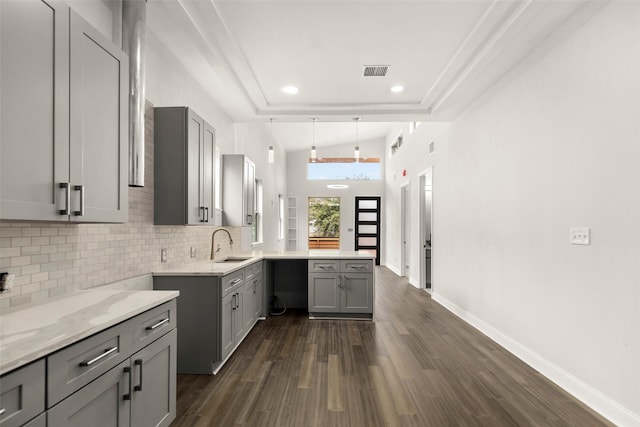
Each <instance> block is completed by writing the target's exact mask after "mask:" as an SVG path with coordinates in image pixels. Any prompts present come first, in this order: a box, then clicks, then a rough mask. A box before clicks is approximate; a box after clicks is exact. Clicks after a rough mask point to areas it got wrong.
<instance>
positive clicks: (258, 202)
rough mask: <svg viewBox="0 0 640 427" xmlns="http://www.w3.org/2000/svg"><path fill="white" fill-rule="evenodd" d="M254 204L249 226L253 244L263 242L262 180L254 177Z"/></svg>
mask: <svg viewBox="0 0 640 427" xmlns="http://www.w3.org/2000/svg"><path fill="white" fill-rule="evenodd" d="M254 198H255V199H254V206H255V211H254V213H253V225H252V226H251V243H252V244H254V245H258V244H261V243H262V242H263V231H262V225H263V224H262V221H263V215H262V180H261V179H256V189H255V192H254Z"/></svg>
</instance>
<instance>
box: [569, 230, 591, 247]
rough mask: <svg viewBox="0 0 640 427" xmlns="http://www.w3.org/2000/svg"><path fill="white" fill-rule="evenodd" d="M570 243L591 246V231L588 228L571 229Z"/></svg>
mask: <svg viewBox="0 0 640 427" xmlns="http://www.w3.org/2000/svg"><path fill="white" fill-rule="evenodd" d="M569 242H570V243H571V244H572V245H589V244H591V229H590V228H586V227H574V228H570V229H569Z"/></svg>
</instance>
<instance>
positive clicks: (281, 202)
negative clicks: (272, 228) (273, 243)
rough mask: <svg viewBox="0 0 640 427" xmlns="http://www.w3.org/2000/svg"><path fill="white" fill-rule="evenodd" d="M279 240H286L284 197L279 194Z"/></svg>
mask: <svg viewBox="0 0 640 427" xmlns="http://www.w3.org/2000/svg"><path fill="white" fill-rule="evenodd" d="M278 240H284V197H283V196H282V194H278Z"/></svg>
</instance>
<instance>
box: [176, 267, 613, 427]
mask: <svg viewBox="0 0 640 427" xmlns="http://www.w3.org/2000/svg"><path fill="white" fill-rule="evenodd" d="M376 268H377V270H376V320H375V322H366V321H339V320H309V319H308V318H307V314H306V313H300V312H298V313H295V312H291V313H289V312H288V313H286V314H285V315H283V316H279V317H273V316H271V317H269V318H268V319H267V320H266V321H262V322H259V323H258V324H257V325H256V327H255V328H254V329H253V330H252V331H251V333H250V334H249V336H248V337H247V338H246V339H245V341H244V342H243V343H242V344H241V346H240V347H239V348H238V349H237V350H236V353H235V354H234V355H233V356H232V357H231V359H230V360H229V361H228V362H227V364H226V365H225V366H224V367H223V368H222V369H221V371H220V372H219V373H218V375H216V376H205V375H179V376H178V392H177V393H178V401H177V418H176V420H175V421H174V422H173V424H172V427H178V426H180V427H181V426H189V427H191V426H236V425H245V426H296V427H298V426H300V427H302V426H304V427H306V426H331V427H337V426H352V427H360V426H362V427H375V426H421V427H423V426H438V427H443V426H492V427H494V426H581V427H582V426H590V427H591V426H611V425H612V424H611V423H609V422H608V421H607V420H605V419H604V418H602V417H601V416H600V415H598V414H597V413H595V412H594V411H592V410H591V409H590V408H588V407H587V406H585V405H584V404H582V403H581V402H579V401H578V400H576V399H574V398H573V397H572V396H570V395H569V394H568V393H566V392H565V391H563V390H562V389H560V388H559V387H558V386H556V385H555V384H553V383H552V382H550V381H549V380H547V379H546V378H545V377H543V376H542V375H541V374H540V373H538V372H537V371H535V370H534V369H532V368H531V367H529V366H528V365H526V364H524V363H523V362H521V361H520V360H519V359H517V358H516V357H515V356H513V355H511V354H510V353H509V352H507V351H506V350H505V349H503V348H502V347H500V346H499V345H498V344H496V343H495V342H493V341H491V340H490V339H489V338H487V337H486V336H484V335H483V334H482V333H480V332H478V331H477V330H476V329H474V328H473V327H471V326H469V325H468V324H467V323H465V322H464V321H462V320H460V319H458V318H457V317H455V316H454V315H453V314H451V313H450V312H449V311H447V310H446V309H445V308H443V307H442V306H440V305H439V304H437V303H435V302H434V301H432V300H431V297H430V296H429V295H428V294H427V293H425V292H424V291H421V290H419V289H416V288H414V287H413V286H411V285H410V284H408V283H407V281H406V280H405V279H404V278H401V277H398V276H396V275H395V274H394V273H392V272H391V271H390V270H388V269H386V268H384V267H376Z"/></svg>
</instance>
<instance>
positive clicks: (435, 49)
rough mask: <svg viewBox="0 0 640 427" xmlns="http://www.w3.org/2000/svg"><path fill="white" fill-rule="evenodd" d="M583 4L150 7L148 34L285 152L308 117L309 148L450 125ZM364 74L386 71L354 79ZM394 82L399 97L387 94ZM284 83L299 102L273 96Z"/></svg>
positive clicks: (160, 3)
mask: <svg viewBox="0 0 640 427" xmlns="http://www.w3.org/2000/svg"><path fill="white" fill-rule="evenodd" d="M586 4H589V2H585V1H583V0H556V1H542V0H533V1H531V0H527V1H525V0H522V1H520V0H519V1H515V0H441V1H436V0H410V1H401V0H387V1H385V0H360V1H350V0H342V1H324V0H284V1H272V0H254V1H246V0H226V1H224V0H223V1H213V0H150V2H149V6H148V12H147V24H148V27H149V29H150V31H152V32H153V33H154V35H155V36H156V37H157V38H158V39H159V40H160V41H161V42H162V43H164V44H165V45H166V46H167V47H168V49H169V50H170V51H171V52H172V53H173V54H174V55H175V56H176V57H177V58H178V59H179V60H180V61H181V62H182V63H183V64H184V65H185V67H186V69H187V70H189V71H190V72H191V73H192V74H193V75H194V77H195V78H196V79H197V80H198V81H199V82H200V83H201V84H202V86H203V87H204V88H205V90H207V91H208V92H209V93H210V94H211V96H212V97H213V98H214V99H216V100H217V102H218V103H219V104H220V106H221V107H222V108H223V109H224V110H225V111H226V112H227V113H228V114H229V116H230V117H231V118H232V120H234V121H236V122H251V121H263V122H268V120H269V118H271V117H274V118H276V119H277V122H276V125H274V134H275V133H276V132H275V131H276V129H277V134H276V137H277V139H278V142H279V143H281V144H283V146H284V147H285V148H286V149H287V150H293V149H297V148H300V146H301V145H302V146H307V145H310V138H311V128H312V126H311V124H310V118H311V117H317V118H319V122H318V125H317V127H316V131H317V134H316V142H317V144H316V145H318V146H321V145H324V144H327V145H333V144H335V143H336V141H338V139H336V137H335V135H336V133H338V134H344V135H347V134H348V128H349V127H351V128H353V127H354V125H353V122H352V118H353V117H361V118H362V122H361V123H360V130H361V131H360V136H361V139H362V140H364V139H369V138H378V137H380V136H384V135H385V134H386V132H388V130H389V128H390V126H391V122H401V121H403V122H406V121H442V120H451V119H452V118H453V117H455V115H457V114H458V113H460V112H461V111H463V110H464V109H465V108H466V107H467V106H468V105H469V104H470V103H471V102H472V101H474V100H475V99H477V98H478V97H479V96H481V95H483V94H486V93H487V92H488V91H490V89H491V88H492V87H493V86H494V85H495V83H496V82H497V81H498V80H499V79H500V78H501V77H502V76H504V75H505V74H506V73H507V72H508V71H509V70H511V69H512V68H513V67H515V66H516V65H517V64H519V63H521V62H522V60H523V59H524V58H526V57H527V56H528V55H530V54H531V52H532V51H534V50H535V48H537V47H538V46H540V45H543V44H544V42H545V41H546V40H548V39H550V36H551V35H553V34H556V33H559V32H560V31H558V30H559V29H562V28H566V27H567V22H571V21H572V20H573V17H574V16H578V15H580V14H581V11H582V10H583V9H585V8H586V7H587V6H585V5H586ZM364 65H389V66H390V68H389V71H388V73H387V76H386V77H363V76H362V67H363V66H364ZM396 84H400V85H403V86H404V88H405V90H404V92H402V93H399V94H394V93H391V92H390V90H389V89H390V88H391V86H393V85H396ZM286 85H295V86H297V87H298V88H299V93H298V94H297V95H287V94H285V93H283V92H282V91H281V88H282V87H283V86H286ZM290 122H292V123H291V125H290V126H285V123H290ZM295 122H298V123H297V124H295ZM300 122H302V123H300ZM327 122H347V123H343V124H342V125H340V126H336V125H335V124H327ZM322 123H324V124H322ZM374 123H378V124H374ZM341 127H345V130H344V131H343V132H338V130H337V129H340V128H341ZM325 128H326V129H325ZM323 129H324V130H323ZM325 134H326V136H324V135H325ZM352 134H353V135H354V136H355V131H353V132H352ZM331 135H334V137H331ZM344 138H346V139H345V141H339V142H348V141H349V139H348V138H349V137H347V136H345V137H344ZM351 140H352V139H351Z"/></svg>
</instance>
